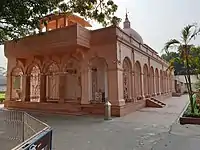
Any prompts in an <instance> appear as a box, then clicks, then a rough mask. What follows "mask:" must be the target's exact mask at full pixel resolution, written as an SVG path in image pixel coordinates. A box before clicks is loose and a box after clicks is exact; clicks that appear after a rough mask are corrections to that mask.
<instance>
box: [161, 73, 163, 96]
mask: <svg viewBox="0 0 200 150" xmlns="http://www.w3.org/2000/svg"><path fill="white" fill-rule="evenodd" d="M160 90H161V93H163V72H162V70H160Z"/></svg>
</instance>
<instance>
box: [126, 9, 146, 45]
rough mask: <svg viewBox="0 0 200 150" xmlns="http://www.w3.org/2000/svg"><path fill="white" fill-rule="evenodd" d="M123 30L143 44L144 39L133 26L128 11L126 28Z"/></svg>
mask: <svg viewBox="0 0 200 150" xmlns="http://www.w3.org/2000/svg"><path fill="white" fill-rule="evenodd" d="M123 30H124V31H125V32H126V33H127V34H128V35H130V36H132V37H133V38H134V39H135V40H136V41H137V42H139V43H141V44H143V39H142V37H141V36H140V34H138V33H137V32H136V31H135V30H134V29H132V28H131V23H130V21H129V19H128V13H127V12H126V18H125V21H124V28H123Z"/></svg>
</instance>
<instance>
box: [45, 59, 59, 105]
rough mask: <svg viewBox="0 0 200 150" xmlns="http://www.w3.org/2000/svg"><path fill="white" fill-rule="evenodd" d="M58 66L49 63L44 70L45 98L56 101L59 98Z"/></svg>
mask: <svg viewBox="0 0 200 150" xmlns="http://www.w3.org/2000/svg"><path fill="white" fill-rule="evenodd" d="M58 73H59V67H58V65H57V64H56V63H51V64H50V65H49V66H48V68H47V71H46V100H47V101H48V102H54V101H55V102H58V100H59V74H58Z"/></svg>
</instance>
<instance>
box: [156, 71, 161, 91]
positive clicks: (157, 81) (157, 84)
mask: <svg viewBox="0 0 200 150" xmlns="http://www.w3.org/2000/svg"><path fill="white" fill-rule="evenodd" d="M155 80H156V93H157V94H159V92H160V90H159V73H158V69H157V68H156V70H155Z"/></svg>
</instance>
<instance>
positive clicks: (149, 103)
mask: <svg viewBox="0 0 200 150" xmlns="http://www.w3.org/2000/svg"><path fill="white" fill-rule="evenodd" d="M146 106H147V107H155V108H163V107H165V106H166V104H164V103H163V102H160V101H159V100H156V99H147V100H146Z"/></svg>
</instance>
